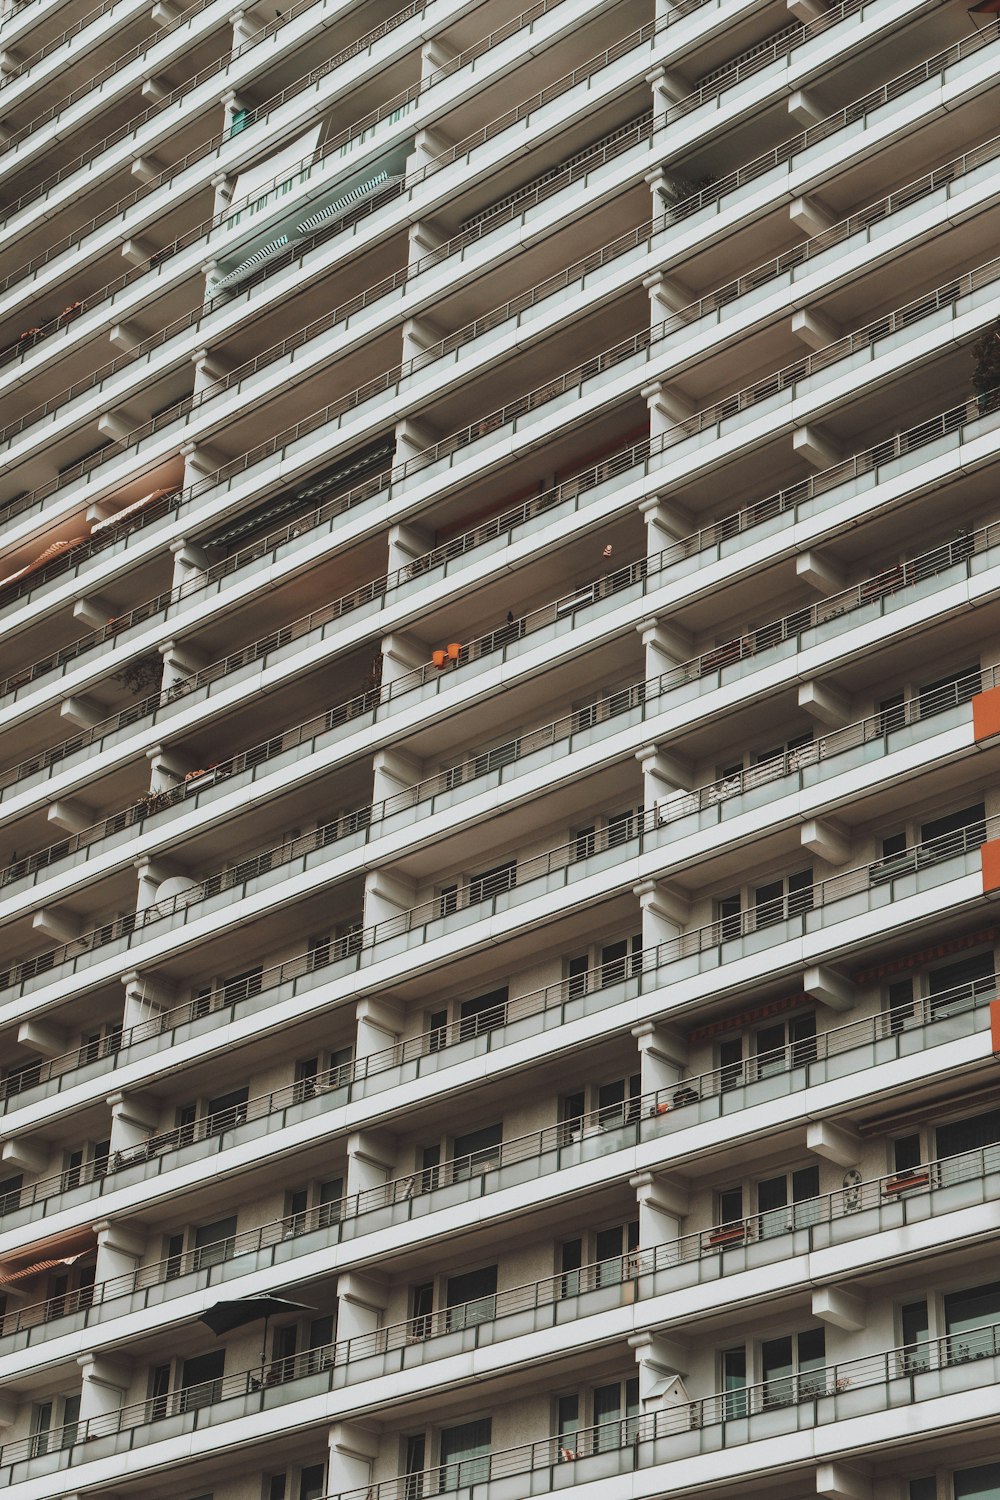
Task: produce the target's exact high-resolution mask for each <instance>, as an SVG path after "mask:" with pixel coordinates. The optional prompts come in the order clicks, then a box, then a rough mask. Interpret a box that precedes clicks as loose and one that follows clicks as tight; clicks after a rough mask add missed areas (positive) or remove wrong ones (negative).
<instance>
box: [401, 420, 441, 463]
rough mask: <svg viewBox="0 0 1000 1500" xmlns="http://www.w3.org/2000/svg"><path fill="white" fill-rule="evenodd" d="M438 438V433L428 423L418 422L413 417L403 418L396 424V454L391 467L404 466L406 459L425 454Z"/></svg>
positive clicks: (439, 435)
mask: <svg viewBox="0 0 1000 1500" xmlns="http://www.w3.org/2000/svg"><path fill="white" fill-rule="evenodd" d="M440 437H441V434H440V432H438V430H437V428H436V427H432V426H431V424H430V423H429V422H420V421H418V420H417V419H416V418H415V417H404V418H403V420H402V421H401V422H397V424H396V453H395V457H394V459H393V465H394V466H395V465H396V464H405V463H406V461H407V459H410V458H416V457H417V455H418V454H421V453H426V452H427V450H428V449H429V448H433V447H434V444H435V443H436V442H437V441H438V440H439V438H440ZM428 461H429V460H428Z"/></svg>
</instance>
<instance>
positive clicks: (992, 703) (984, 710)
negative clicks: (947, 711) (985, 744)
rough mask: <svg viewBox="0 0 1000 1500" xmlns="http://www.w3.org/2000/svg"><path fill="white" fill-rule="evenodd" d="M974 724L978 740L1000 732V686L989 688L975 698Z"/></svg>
mask: <svg viewBox="0 0 1000 1500" xmlns="http://www.w3.org/2000/svg"><path fill="white" fill-rule="evenodd" d="M972 725H973V728H974V730H975V733H976V740H977V742H978V741H979V740H989V739H992V738H993V736H994V735H995V734H1000V687H994V688H988V689H987V691H986V692H985V693H977V694H976V696H975V697H974V698H973V700H972Z"/></svg>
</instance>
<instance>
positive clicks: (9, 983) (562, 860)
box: [0, 522, 1000, 990]
mask: <svg viewBox="0 0 1000 1500" xmlns="http://www.w3.org/2000/svg"><path fill="white" fill-rule="evenodd" d="M998 543H1000V522H992V523H990V524H989V525H987V526H984V527H982V528H980V529H979V530H977V531H974V532H969V533H968V534H966V535H965V536H961V537H959V538H958V539H957V540H955V541H951V542H947V543H945V544H943V545H942V546H939V547H935V548H933V549H932V550H931V551H929V552H925V553H923V554H921V555H920V556H919V557H916V558H913V559H911V560H909V561H907V562H902V563H899V564H896V565H894V566H893V567H891V568H889V569H887V570H886V571H884V572H881V573H878V574H876V575H875V576H874V577H871V578H868V579H865V580H864V581H863V582H861V583H857V584H854V585H852V586H851V587H850V588H848V589H844V590H842V591H841V592H840V593H838V594H831V595H828V596H826V597H825V598H824V599H822V600H821V601H819V602H817V603H815V604H810V605H807V606H805V608H803V609H799V610H796V611H794V613H792V614H790V615H785V616H783V617H782V618H781V619H779V620H776V621H772V622H771V623H769V624H767V625H764V626H762V627H759V628H757V629H755V630H753V631H751V632H749V633H748V634H747V635H744V636H739V637H737V638H735V639H734V640H732V641H727V642H725V643H724V644H723V645H721V646H714V647H712V648H711V649H710V650H708V651H705V652H701V653H700V654H699V655H698V656H695V657H693V658H692V659H691V660H690V661H687V662H684V663H681V664H679V665H678V666H676V667H672V668H669V669H668V670H667V671H666V672H662V673H661V674H660V676H659V679H658V691H659V692H660V693H665V692H669V691H671V690H673V689H675V688H678V687H681V686H683V684H684V683H687V682H691V681H694V680H697V679H698V678H700V677H704V676H707V675H712V674H714V673H716V672H721V671H723V670H724V669H725V668H726V667H728V666H731V665H733V664H734V663H736V662H740V661H744V660H746V659H748V658H750V657H753V656H757V655H760V654H761V652H763V651H768V650H771V649H772V648H773V647H775V646H777V645H780V644H782V643H783V642H785V641H788V640H798V639H800V638H801V637H802V636H803V635H804V634H805V633H806V632H807V631H810V630H814V629H816V628H817V627H819V626H821V625H823V624H824V623H826V622H827V621H829V620H832V619H836V618H838V617H840V616H843V615H846V614H850V613H853V612H855V611H858V610H863V609H865V608H868V607H870V606H871V605H873V604H878V605H879V606H880V607H881V606H882V604H883V603H884V601H885V600H886V599H887V598H890V597H893V596H895V595H898V594H899V593H901V592H902V591H904V590H906V589H908V588H913V587H914V586H916V585H917V584H920V583H923V582H925V581H926V580H927V579H929V578H934V577H936V576H938V575H939V574H941V573H944V572H948V571H950V570H951V569H952V568H953V567H955V566H963V567H964V568H965V571H966V575H967V576H971V561H972V559H973V558H974V557H976V556H977V555H979V554H981V553H983V552H988V551H992V549H993V548H994V547H996V546H997V544H998ZM670 551H672V549H668V555H669V552H670ZM671 560H672V559H671ZM662 568H663V555H662V554H660V555H659V556H655V557H652V558H649V557H643V558H640V559H639V561H638V562H635V563H632V564H630V565H629V566H628V567H626V568H621V569H619V570H618V571H617V572H615V573H612V574H609V575H606V576H604V577H602V578H598V579H595V580H593V581H592V582H590V583H588V584H585V585H582V586H580V587H578V588H576V589H575V590H574V591H573V593H572V594H569V595H564V596H563V597H562V598H560V599H557V600H555V601H553V602H552V603H550V604H546V605H542V606H541V607H540V608H539V609H536V610H533V611H531V613H530V614H527V615H523V616H521V617H520V619H516V620H512V621H511V622H510V623H508V624H505V625H502V626H500V627H499V629H496V630H493V631H490V633H489V634H488V635H485V636H478V637H476V638H475V639H474V640H473V641H470V642H468V643H466V644H465V645H462V646H461V647H460V650H459V654H458V656H457V658H456V659H455V663H454V666H455V668H456V669H457V668H460V667H461V666H463V665H467V664H469V663H471V662H475V661H480V660H482V659H484V658H485V657H488V656H492V655H494V654H496V653H497V652H501V653H503V655H504V657H506V654H507V651H508V649H509V647H510V646H512V645H514V644H517V643H518V642H520V641H522V640H525V639H527V638H528V637H530V636H531V635H533V634H534V633H535V632H536V631H538V630H541V629H544V628H547V627H549V626H551V625H555V624H558V623H559V621H560V620H562V619H567V618H569V619H575V618H576V616H577V615H578V614H579V613H580V612H581V611H582V610H584V609H585V608H586V607H587V606H589V605H593V604H596V603H599V602H603V601H604V600H607V599H610V598H613V597H614V596H615V595H616V594H618V593H622V592H624V591H626V590H627V589H629V588H631V587H633V586H634V585H638V586H640V587H641V589H642V591H643V592H644V593H645V591H646V588H647V585H650V584H651V583H652V582H653V581H655V580H657V579H658V578H659V576H660V573H661V571H662ZM330 608H331V607H330V606H324V608H323V609H322V610H320V611H316V612H314V614H312V615H309V616H307V617H306V618H305V620H304V621H303V622H299V623H298V624H297V625H294V626H287V627H284V628H282V629H280V630H278V631H277V632H273V633H272V634H271V635H269V636H267V637H266V638H265V639H264V641H262V642H256V643H255V644H254V645H253V646H251V647H249V648H247V649H246V650H245V651H243V652H240V653H238V654H237V655H236V656H229V657H226V658H225V659H224V660H223V662H222V663H221V664H220V663H214V664H213V665H212V666H210V667H205V668H203V669H202V670H201V671H199V672H198V673H196V674H195V675H194V677H193V678H185V679H184V680H183V681H182V682H181V683H177V684H175V685H174V686H173V687H171V688H169V689H167V690H166V693H165V694H164V695H161V696H163V697H165V698H166V700H167V701H170V699H171V698H173V697H176V696H178V689H180V690H181V692H182V694H183V693H186V692H190V691H192V690H193V689H194V688H197V687H202V686H204V685H206V684H208V683H211V682H214V681H217V680H218V679H219V677H220V676H223V675H228V674H229V672H231V671H232V670H233V668H234V664H235V666H236V667H242V666H244V665H246V664H247V663H248V662H255V661H259V660H261V659H262V658H263V657H265V656H266V655H267V654H268V653H269V652H270V651H272V650H276V649H280V648H281V647H283V646H285V645H287V644H289V643H290V642H291V641H293V640H296V639H300V638H302V637H303V636H305V635H307V634H311V633H312V632H313V631H314V630H315V629H316V628H318V622H321V623H323V624H327V623H329V621H330V620H331V619H336V618H337V615H336V614H331V613H330ZM447 675H450V674H446V676H445V677H442V669H441V668H439V667H437V666H435V664H434V663H433V662H431V663H425V664H424V665H423V666H421V667H418V668H416V669H415V670H414V671H412V672H409V673H406V674H405V675H403V676H401V677H398V678H396V679H394V680H393V681H392V682H390V683H387V684H383V685H382V686H381V687H379V688H372V689H370V690H369V691H368V692H367V693H366V694H365V695H364V699H363V706H362V707H360V708H359V707H358V706H357V704H358V701H359V700H358V699H356V698H355V699H351V700H349V702H348V703H347V704H341V705H338V707H337V708H335V709H332V710H330V713H329V720H330V723H331V725H333V724H335V723H343V722H349V721H350V720H351V719H353V718H356V717H357V716H358V715H359V714H360V713H362V712H367V711H369V710H370V709H371V708H373V707H377V706H381V705H382V704H385V703H389V702H392V701H393V699H395V698H398V697H399V696H401V695H403V694H405V693H407V692H409V691H412V690H413V689H415V688H419V687H423V686H425V685H426V684H427V683H428V682H429V681H434V682H436V683H440V682H441V681H443V680H446V678H447ZM644 816H648V814H646V815H644ZM653 826H655V824H654V825H653ZM575 849H576V841H575V840H573V841H571V842H570V843H569V844H567V845H562V846H560V847H559V848H557V849H555V850H552V851H549V852H548V853H547V854H544V855H538V856H536V857H535V858H534V859H532V860H530V861H524V862H518V864H517V878H518V879H519V880H521V881H523V880H524V879H532V878H537V877H538V876H541V875H546V874H550V873H551V872H552V870H553V869H554V868H563V867H564V866H565V864H567V863H569V862H570V861H571V859H572V858H573V857H575V856H574V854H573V851H575ZM296 857H297V856H296ZM224 879H225V877H224V876H223V875H216V876H213V877H210V879H209V880H208V881H206V882H203V883H202V884H201V885H200V886H198V887H196V888H194V890H193V891H185V892H182V893H181V894H179V895H177V896H175V897H172V898H171V899H170V900H169V901H167V902H165V903H162V904H161V903H159V902H156V903H154V904H153V905H151V906H148V907H145V908H143V909H142V910H139V911H135V912H129V913H127V914H126V915H125V916H121V917H117V918H114V919H113V920H111V921H110V922H102V923H101V924H100V925H99V926H98V927H96V928H94V929H92V930H91V931H89V932H87V933H84V934H81V935H80V936H79V937H75V938H72V939H70V940H69V941H68V942H65V943H61V944H59V945H58V946H57V947H56V948H50V949H47V950H45V951H44V952H43V953H41V954H37V955H34V956H33V957H31V958H28V959H25V960H23V961H21V962H20V963H18V964H14V965H12V966H11V967H10V968H8V969H7V970H6V971H0V990H2V989H7V988H11V987H15V986H17V985H20V984H22V983H23V982H24V981H25V980H26V979H33V978H34V977H35V976H36V975H37V974H40V973H43V972H46V973H47V972H49V971H51V970H52V969H54V968H56V967H58V966H59V965H60V964H62V963H65V962H67V961H68V960H70V959H72V958H74V957H77V956H79V955H80V954H82V953H88V952H91V951H93V950H94V949H96V948H99V947H104V946H106V945H107V944H109V943H113V942H117V941H118V940H119V939H121V938H125V939H126V941H127V943H128V944H129V945H131V943H132V940H133V939H134V938H135V937H136V934H139V933H142V932H143V931H144V929H145V928H146V927H147V926H148V925H149V924H150V923H153V922H157V921H161V920H164V919H165V918H168V917H171V916H174V915H176V913H177V912H179V911H182V910H185V909H186V908H187V907H188V906H190V905H192V904H194V903H195V902H197V901H198V900H205V899H208V897H209V896H214V895H217V894H219V892H220V891H221V890H224V889H227V888H229V887H227V886H226V885H225V884H224V883H223V882H224ZM475 889H476V886H475V883H473V884H472V885H466V886H459V887H458V888H457V889H456V891H455V896H454V901H455V904H454V907H453V908H452V909H453V910H458V909H459V908H461V907H463V906H465V905H467V904H470V903H471V902H473V901H474V899H475ZM439 908H440V898H439V897H435V898H434V899H433V900H431V901H427V902H424V903H422V904H421V905H420V906H417V907H414V908H412V909H411V910H410V911H408V912H406V913H404V914H401V915H400V916H399V917H392V918H389V919H387V921H386V922H384V923H381V924H378V926H379V927H381V928H384V929H385V931H384V932H383V933H382V934H381V937H380V936H379V935H377V933H378V928H375V929H366V934H365V940H363V941H364V945H365V946H370V945H371V944H373V943H376V942H378V941H380V940H383V939H384V938H389V937H395V936H397V935H398V934H399V933H400V932H403V931H405V932H409V931H411V930H412V928H413V927H414V926H422V925H424V924H425V923H426V922H429V921H433V920H434V919H435V917H436V916H440V915H442V913H441V911H440V909H439ZM401 923H405V925H402V926H401V925H400V924H401ZM369 932H371V933H372V936H371V937H370V938H369V937H368V936H367V934H368V933H369Z"/></svg>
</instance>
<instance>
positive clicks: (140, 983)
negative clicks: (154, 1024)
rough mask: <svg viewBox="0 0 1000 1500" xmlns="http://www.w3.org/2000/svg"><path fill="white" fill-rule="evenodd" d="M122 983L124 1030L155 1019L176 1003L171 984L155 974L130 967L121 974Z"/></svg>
mask: <svg viewBox="0 0 1000 1500" xmlns="http://www.w3.org/2000/svg"><path fill="white" fill-rule="evenodd" d="M122 984H123V985H124V986H125V1009H124V1013H123V1015H122V1026H123V1027H124V1028H125V1030H126V1031H128V1030H129V1028H130V1027H132V1026H143V1025H145V1024H146V1023H147V1022H148V1021H154V1020H156V1019H157V1018H158V1017H159V1016H162V1015H163V1013H164V1011H168V1010H170V1009H171V1007H172V1006H173V1005H174V1004H175V1003H176V993H175V991H174V988H173V986H172V985H170V984H167V982H166V981H165V980H163V979H161V978H160V977H159V976H158V975H156V974H143V973H141V972H140V971H139V970H138V969H131V970H129V972H128V973H127V974H123V975H122Z"/></svg>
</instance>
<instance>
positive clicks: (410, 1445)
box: [403, 1432, 427, 1500]
mask: <svg viewBox="0 0 1000 1500" xmlns="http://www.w3.org/2000/svg"><path fill="white" fill-rule="evenodd" d="M426 1465H427V1440H426V1439H425V1437H424V1434H423V1433H422V1432H419V1433H417V1434H416V1435H415V1436H413V1437H408V1438H407V1439H406V1457H405V1459H404V1460H403V1473H404V1474H405V1475H406V1484H405V1486H404V1489H403V1500H420V1497H421V1495H422V1494H423V1493H424V1477H423V1476H424V1469H425V1468H426Z"/></svg>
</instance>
